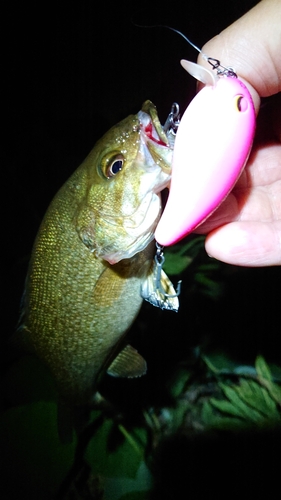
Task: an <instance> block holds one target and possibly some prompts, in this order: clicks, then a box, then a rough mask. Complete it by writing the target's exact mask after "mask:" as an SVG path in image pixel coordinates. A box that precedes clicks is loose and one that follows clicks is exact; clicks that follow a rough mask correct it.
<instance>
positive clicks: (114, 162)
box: [106, 154, 124, 178]
mask: <svg viewBox="0 0 281 500" xmlns="http://www.w3.org/2000/svg"><path fill="white" fill-rule="evenodd" d="M123 163H124V157H123V155H121V154H119V155H115V156H114V158H113V159H111V161H110V163H109V164H108V165H107V167H106V177H108V178H111V177H114V176H115V175H116V174H118V172H120V170H122V168H123Z"/></svg>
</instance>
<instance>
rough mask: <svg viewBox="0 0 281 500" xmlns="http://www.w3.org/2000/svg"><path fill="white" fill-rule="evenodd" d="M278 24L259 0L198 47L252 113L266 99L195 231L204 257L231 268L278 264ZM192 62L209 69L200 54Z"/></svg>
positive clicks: (277, 8)
mask: <svg viewBox="0 0 281 500" xmlns="http://www.w3.org/2000/svg"><path fill="white" fill-rule="evenodd" d="M280 20H281V2H280V0H263V1H262V2H260V3H259V4H257V5H256V6H255V7H254V8H253V9H252V10H250V11H249V12H248V13H247V14H245V16H243V17H242V18H241V19H239V20H238V21H236V22H235V23H234V24H232V25H231V26H229V27H228V28H227V29H226V30H224V31H223V32H222V33H221V34H220V35H218V36H216V37H215V38H213V39H212V40H211V41H209V42H208V43H207V44H206V45H205V46H204V47H203V48H202V52H203V53H204V54H207V55H208V56H210V57H215V58H216V59H219V60H220V61H221V63H222V64H223V65H224V66H232V67H234V68H235V71H236V72H237V74H238V76H239V78H240V79H241V80H243V81H244V83H245V84H246V85H247V87H248V89H249V91H250V92H251V94H252V97H253V100H254V104H255V108H256V111H257V112H258V111H259V108H260V97H262V98H268V99H265V100H264V103H263V101H262V104H261V109H260V111H259V115H258V118H257V130H256V139H255V142H254V146H253V149H252V153H251V155H250V157H249V160H248V163H247V165H246V167H245V169H244V171H243V173H242V175H241V177H240V179H239V180H238V182H237V183H236V185H235V187H234V189H233V190H232V192H231V193H230V194H229V195H228V197H227V198H226V200H225V201H224V202H223V203H222V204H221V205H220V207H219V208H218V209H217V210H216V211H215V212H214V213H213V214H212V215H211V216H210V217H209V218H208V219H207V220H206V221H205V222H204V223H203V224H201V226H199V227H198V228H197V231H196V232H197V233H201V234H207V238H206V251H207V253H208V254H209V255H210V256H212V257H215V258H216V259H219V260H222V261H224V262H228V263H230V264H235V265H241V266H274V265H281V94H280V91H281V57H280V47H281V25H280ZM198 63H199V64H201V65H202V66H206V67H207V68H208V69H209V65H208V63H207V62H206V61H205V60H203V58H202V56H201V55H200V56H199V60H198ZM278 92H279V94H278ZM270 96H272V97H270Z"/></svg>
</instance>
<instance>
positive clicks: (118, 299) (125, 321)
mask: <svg viewBox="0 0 281 500" xmlns="http://www.w3.org/2000/svg"><path fill="white" fill-rule="evenodd" d="M142 120H144V121H145V124H146V125H147V123H149V122H151V124H153V127H154V129H155V131H156V132H155V134H154V135H155V137H151V136H150V135H151V134H150V135H149V136H148V135H146V133H145V127H142V126H141V123H142ZM157 134H158V135H157ZM160 137H161V141H160ZM144 152H145V155H144ZM116 158H118V169H117V170H116V174H115V171H114V174H113V172H112V171H111V170H110V168H111V165H112V164H113V163H114V161H116ZM144 158H145V162H144ZM159 158H160V159H161V161H159ZM171 160H172V147H171V146H170V144H169V142H168V139H167V138H166V136H165V134H164V132H163V130H162V127H161V125H160V122H159V120H158V117H157V113H156V109H155V107H154V105H153V104H152V103H151V102H150V101H146V103H144V105H143V108H142V110H141V112H140V113H138V114H137V115H135V116H129V117H128V118H126V119H125V120H123V121H122V122H120V123H119V124H117V125H116V126H115V127H113V128H112V129H110V130H109V131H108V132H107V133H106V134H105V136H104V137H103V138H102V139H101V140H99V141H98V142H97V144H96V145H95V147H94V148H93V150H92V151H91V152H90V154H89V155H88V157H87V158H86V159H85V160H84V162H83V163H82V165H80V167H78V169H77V170H76V171H75V172H74V173H73V175H72V176H71V177H70V179H69V180H68V181H67V182H66V183H65V184H64V185H63V187H62V188H61V189H60V191H59V192H58V193H57V195H56V196H55V198H54V199H53V201H52V202H51V204H50V206H49V208H48V210H47V212H46V215H45V217H44V219H43V221H42V223H41V226H40V228H39V231H38V234H37V237H36V240H35V243H34V247H33V250H32V256H31V260H30V264H29V269H28V274H27V280H26V289H25V299H24V304H23V314H22V320H21V325H20V327H19V330H18V335H19V336H20V337H21V338H22V339H24V340H25V342H24V343H25V344H26V343H27V344H29V345H30V346H31V347H32V349H33V350H34V351H35V352H36V354H37V355H38V356H39V357H40V358H41V359H42V360H43V361H44V362H45V363H46V364H47V366H48V367H49V369H50V370H51V372H52V374H53V376H54V377H55V379H56V382H57V385H58V389H59V392H60V395H61V397H62V398H63V399H64V400H65V401H67V402H70V403H71V404H74V405H79V404H85V403H89V402H90V401H91V400H92V398H93V394H94V392H95V390H96V388H97V385H98V382H99V380H100V377H101V376H102V375H103V374H104V373H105V371H106V370H107V371H108V373H110V374H111V375H113V376H129V377H130V376H133V377H134V376H140V375H143V374H144V373H145V372H146V362H145V360H144V359H143V358H142V356H141V355H140V354H139V353H138V352H137V351H136V350H135V349H133V348H132V347H131V346H129V345H127V341H126V333H127V331H128V329H129V328H130V326H131V324H132V323H133V321H134V320H135V318H136V316H137V314H138V312H139V310H140V307H141V304H142V300H143V298H142V296H141V289H142V286H143V284H144V283H145V282H146V280H150V282H151V283H152V284H153V279H152V267H153V266H152V263H153V253H154V244H153V238H154V231H155V228H156V225H157V223H158V221H159V219H160V216H161V211H162V207H161V196H160V192H161V190H162V189H164V188H165V187H166V186H167V184H168V183H169V181H170V176H171ZM119 166H120V167H122V168H120V170H119ZM122 203H123V204H125V207H124V206H122ZM144 207H145V210H144ZM124 213H125V214H126V216H124ZM128 217H129V218H128ZM128 221H129V223H128ZM132 228H133V230H132ZM162 277H163V283H164V285H163V287H164V289H170V287H171V284H170V281H169V280H168V278H167V276H166V275H165V273H164V272H162ZM152 286H153V285H152Z"/></svg>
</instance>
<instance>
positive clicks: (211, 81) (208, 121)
mask: <svg viewBox="0 0 281 500" xmlns="http://www.w3.org/2000/svg"><path fill="white" fill-rule="evenodd" d="M171 29H173V28H171ZM173 31H176V32H178V31H177V30H174V29H173ZM178 33H180V32H178ZM180 34H181V33H180ZM182 36H184V35H182ZM184 38H185V39H186V40H187V41H188V42H189V43H190V44H191V45H192V46H193V47H194V48H195V49H196V50H198V51H199V52H200V53H201V54H202V56H203V58H204V59H205V60H207V62H208V63H209V64H210V65H211V67H212V70H208V69H206V68H204V67H203V66H200V65H199V64H196V63H193V62H190V61H186V60H182V61H181V65H182V66H183V68H184V69H185V70H186V71H187V72H188V73H190V74H191V75H192V76H194V77H195V78H196V79H197V80H199V81H200V82H202V83H203V84H204V85H205V87H204V88H203V89H202V90H200V91H199V92H198V94H197V95H196V96H195V97H194V99H193V100H192V101H191V103H190V104H189V106H188V107H187V109H186V111H185V112H184V114H183V116H182V118H181V120H180V121H177V132H176V138H175V144H174V154H173V166H172V178H171V185H170V191H169V197H168V200H167V204H166V206H165V209H164V212H163V214H162V217H161V219H160V221H159V224H158V226H157V228H156V231H155V239H156V241H157V242H158V243H159V244H160V245H162V246H166V245H172V244H174V243H176V242H177V241H179V240H181V239H182V238H184V237H185V236H187V235H188V234H189V233H191V232H192V231H194V229H196V227H197V226H199V225H200V224H201V223H202V222H203V221H204V220H205V219H207V218H208V217H209V216H210V215H211V214H212V213H213V212H214V210H216V208H217V207H218V206H219V205H220V204H221V202H222V201H223V200H224V199H225V198H226V196H227V195H228V193H229V192H230V191H231V189H232V188H233V186H234V184H235V182H236V181H237V179H238V177H239V176H240V174H241V172H242V170H243V167H244V166H245V163H246V162H247V159H248V156H249V154H250V150H251V147H252V142H253V138H254V133H255V122H256V119H255V109H254V104H253V101H252V98H251V95H250V93H249V91H248V89H247V87H246V86H245V85H244V83H243V82H242V81H241V80H240V79H239V78H238V77H237V75H236V73H235V72H234V70H233V69H232V68H226V67H224V66H222V65H221V64H220V61H218V60H217V59H214V58H211V57H208V56H206V55H205V54H203V53H202V51H201V50H200V49H199V48H198V47H196V45H194V44H193V43H192V42H190V40H188V39H187V38H186V37H184ZM214 70H216V72H214Z"/></svg>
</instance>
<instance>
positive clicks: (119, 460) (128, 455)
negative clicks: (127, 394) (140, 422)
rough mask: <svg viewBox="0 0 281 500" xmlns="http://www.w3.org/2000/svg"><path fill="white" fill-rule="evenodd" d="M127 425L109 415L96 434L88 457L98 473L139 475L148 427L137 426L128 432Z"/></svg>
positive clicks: (117, 475)
mask: <svg viewBox="0 0 281 500" xmlns="http://www.w3.org/2000/svg"><path fill="white" fill-rule="evenodd" d="M124 429H125V428H124V427H123V426H119V427H118V426H117V425H116V424H115V423H114V422H113V421H112V420H111V419H105V420H104V422H103V424H102V425H101V426H100V427H99V428H98V430H97V431H96V433H95V434H94V436H93V437H92V439H91V441H90V443H89V445H88V447H87V450H86V455H85V458H86V460H87V462H88V464H89V465H90V466H91V468H92V469H93V471H94V472H95V473H97V474H101V475H102V476H103V477H111V478H112V477H128V478H132V479H134V478H135V477H136V474H137V471H138V469H139V466H140V463H141V462H142V461H143V457H144V450H145V446H146V441H147V436H146V431H145V430H144V429H142V428H134V429H133V430H132V431H131V430H130V431H128V430H127V429H126V430H125V432H124ZM120 430H121V431H120Z"/></svg>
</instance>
